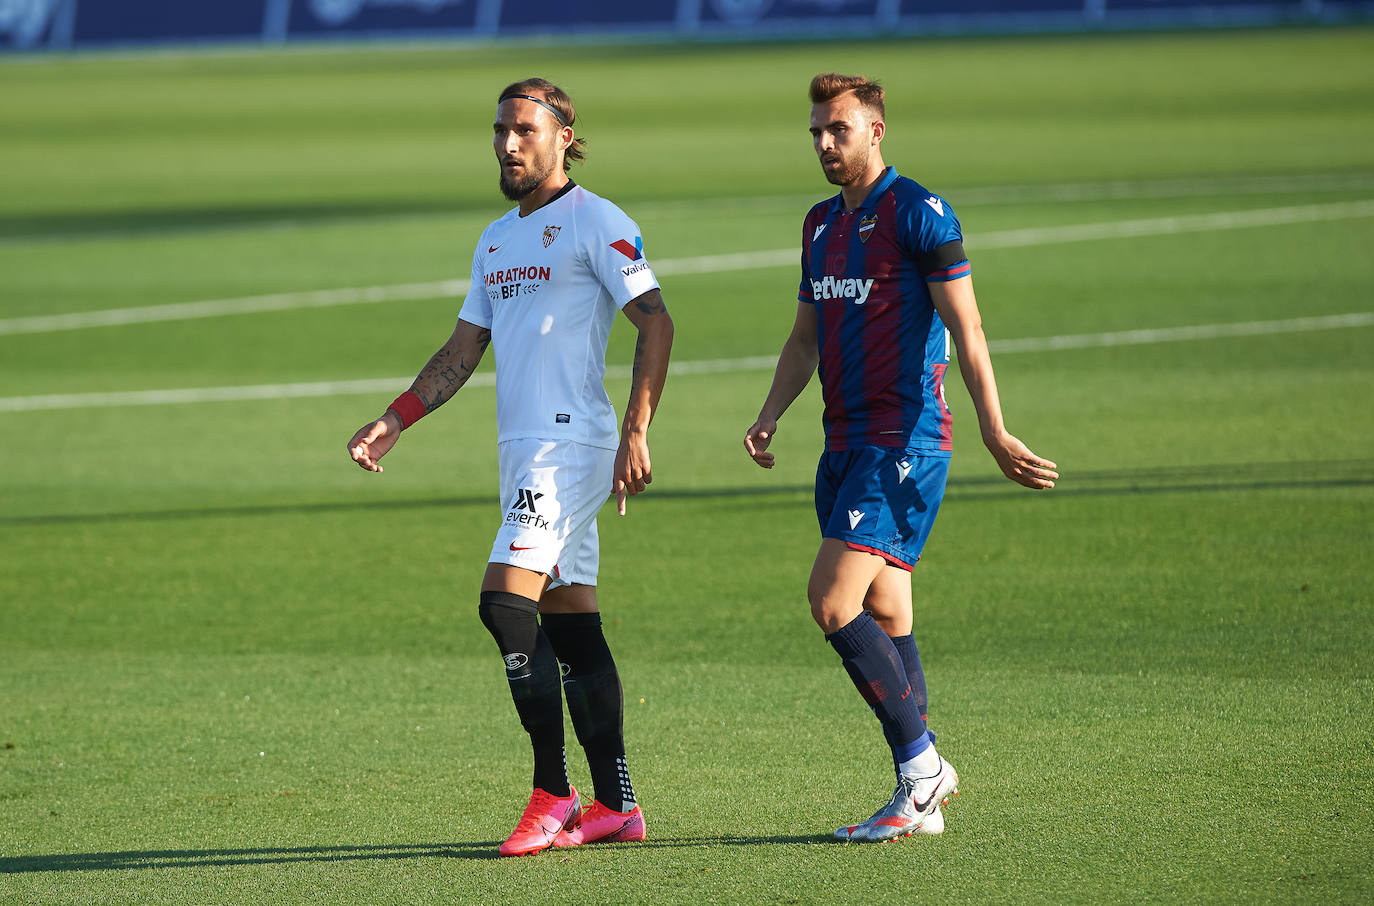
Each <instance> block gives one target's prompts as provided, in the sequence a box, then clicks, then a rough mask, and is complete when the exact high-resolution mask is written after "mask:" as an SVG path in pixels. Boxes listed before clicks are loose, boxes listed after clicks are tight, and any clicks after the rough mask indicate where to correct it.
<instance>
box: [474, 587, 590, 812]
mask: <svg viewBox="0 0 1374 906" xmlns="http://www.w3.org/2000/svg"><path fill="white" fill-rule="evenodd" d="M477 613H478V615H480V616H481V618H482V624H483V625H484V626H486V627H487V630H488V631H489V632H490V633H491V635H492V638H494V639H496V644H497V647H499V648H500V649H501V657H502V659H503V660H505V662H506V680H507V682H509V683H510V695H511V698H512V699H514V701H515V710H516V712H517V713H518V714H519V715H520V724H521V725H522V726H523V727H524V728H525V732H526V733H528V734H530V746H531V747H532V748H533V749H534V785H535V787H536V788H538V789H541V790H547V791H548V792H550V793H552V794H553V795H555V796H567V795H569V793H570V789H571V788H570V787H569V786H568V766H567V760H566V757H565V755H564V751H563V693H562V690H561V688H560V686H559V683H558V658H556V657H555V656H554V653H553V646H552V645H550V644H549V639H548V637H547V636H545V635H544V632H543V630H541V629H540V628H539V604H538V603H537V602H535V601H533V600H531V599H530V598H526V597H524V596H522V595H516V594H511V593H509V592H504V591H484V592H482V597H481V604H479V605H478V607H477Z"/></svg>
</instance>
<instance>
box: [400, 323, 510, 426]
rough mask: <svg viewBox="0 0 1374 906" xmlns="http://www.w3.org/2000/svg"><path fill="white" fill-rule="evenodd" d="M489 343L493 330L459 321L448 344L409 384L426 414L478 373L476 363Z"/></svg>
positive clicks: (440, 404)
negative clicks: (475, 372) (473, 374)
mask: <svg viewBox="0 0 1374 906" xmlns="http://www.w3.org/2000/svg"><path fill="white" fill-rule="evenodd" d="M490 344H491V331H490V330H488V329H487V328H485V327H478V326H477V325H476V324H469V323H468V322H467V321H463V320H459V322H458V325H457V326H456V327H454V328H453V334H452V335H451V336H449V338H448V341H447V342H446V343H444V345H443V346H441V347H439V350H438V352H436V353H434V355H432V356H430V358H429V361H428V362H426V363H425V367H424V368H422V369H420V373H419V374H418V375H416V377H415V381H414V383H412V384H411V385H410V390H411V392H412V393H414V394H415V395H416V396H418V397H419V398H420V402H422V403H424V404H425V411H426V412H433V411H434V410H435V409H438V408H439V407H440V406H442V405H443V404H444V403H446V402H448V401H449V400H450V399H452V398H453V395H454V394H455V393H457V392H458V390H459V389H460V388H461V387H462V386H463V385H464V384H466V383H467V382H468V378H470V377H472V373H473V372H474V371H476V370H477V363H478V362H480V361H482V354H483V353H484V352H486V351H487V346H489V345H490Z"/></svg>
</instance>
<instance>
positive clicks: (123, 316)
mask: <svg viewBox="0 0 1374 906" xmlns="http://www.w3.org/2000/svg"><path fill="white" fill-rule="evenodd" d="M1371 216H1374V199H1367V200H1363V201H1345V202H1333V203H1330V204H1313V205H1296V206H1290V207H1282V208H1261V209H1257V210H1248V211H1223V212H1220V213H1215V214H1184V215H1180V216H1177V217H1153V218H1147V219H1142V220H1119V221H1111V222H1106V223H1084V224H1071V225H1067V226H1057V227H1035V228H1030V229H1022V230H1001V231H998V232H992V233H983V234H981V235H977V236H973V237H971V238H970V240H969V247H970V248H971V249H972V250H973V251H974V252H975V253H976V252H980V251H984V250H988V249H998V248H1018V247H1024V246H1029V245H1051V244H1054V243H1060V242H1086V241H1090V240H1095V239H1122V238H1132V237H1140V236H1164V235H1172V234H1177V233H1196V232H1213V231H1217V230H1234V229H1243V228H1247V227H1264V226H1278V225H1283V224H1293V223H1311V222H1316V221H1326V220H1348V219H1352V218H1358V217H1371ZM800 261H801V251H800V249H798V248H787V249H773V250H771V251H760V252H734V253H729V254H722V255H700V256H696V257H692V258H665V259H662V260H660V261H658V262H656V263H655V264H654V266H653V267H654V272H655V273H656V274H658V275H659V276H660V277H666V276H678V275H682V274H714V273H723V272H727V271H740V270H753V269H756V268H764V267H784V266H791V265H797V264H799V263H800ZM468 283H469V281H467V280H439V281H434V282H430V283H403V284H397V285H393V286H366V287H353V288H343V289H326V290H313V291H309V292H296V293H274V294H272V295H266V296H247V297H242V298H237V299H212V300H208V301H204V302H176V303H172V304H168V305H144V306H138V307H135V308H112V309H105V310H103V311H89V312H74V313H71V314H65V315H34V316H29V317H22V318H6V319H3V320H0V336H3V335H7V334H27V333H48V332H52V331H58V330H77V329H81V328H87V327H109V326H114V325H122V324H146V323H151V322H155V321H181V320H187V319H191V318H213V317H220V316H224V315H240V314H251V313H255V312H266V311H286V310H291V309H299V308H330V307H334V306H340V305H363V304H374V303H380V302H409V301H415V300H419V299H437V298H451V297H459V296H465V295H467V291H468Z"/></svg>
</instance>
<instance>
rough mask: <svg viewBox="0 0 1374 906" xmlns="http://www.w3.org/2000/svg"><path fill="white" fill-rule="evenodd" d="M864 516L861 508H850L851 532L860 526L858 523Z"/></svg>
mask: <svg viewBox="0 0 1374 906" xmlns="http://www.w3.org/2000/svg"><path fill="white" fill-rule="evenodd" d="M863 518H864V514H863V512H862V511H861V510H850V511H849V530H850V531H851V532H852V531H854V529H855V527H856V526H858V524H859V520H860V519H863Z"/></svg>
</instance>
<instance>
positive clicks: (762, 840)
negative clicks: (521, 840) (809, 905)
mask: <svg viewBox="0 0 1374 906" xmlns="http://www.w3.org/2000/svg"><path fill="white" fill-rule="evenodd" d="M831 842H834V841H832V840H831V838H830V837H829V836H820V835H815V834H812V835H807V836H797V837H784V836H767V837H748V836H738V835H734V834H727V835H721V836H714V837H677V838H666V839H662V840H655V839H650V840H646V841H644V842H643V843H624V844H610V845H607V846H603V845H601V844H597V845H596V846H595V847H593V849H595V850H603V849H611V848H615V849H631V850H633V849H678V848H684V847H694V846H765V845H793V844H798V843H831ZM498 846H500V841H499V840H486V841H482V842H474V843H411V844H401V845H396V846H294V847H283V848H276V849H274V848H262V849H163V850H127V851H122V852H110V853H56V854H52V855H38V856H8V857H4V858H0V875H6V874H37V873H42V872H69V871H131V870H136V869H165V868H217V867H224V866H233V865H285V864H290V863H293V862H358V861H378V862H384V861H393V860H401V859H499V858H500V855H499V853H498V852H497V847H498ZM550 852H552V851H550ZM558 854H559V855H561V854H562V852H561V851H560V853H558ZM536 858H538V856H536Z"/></svg>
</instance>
